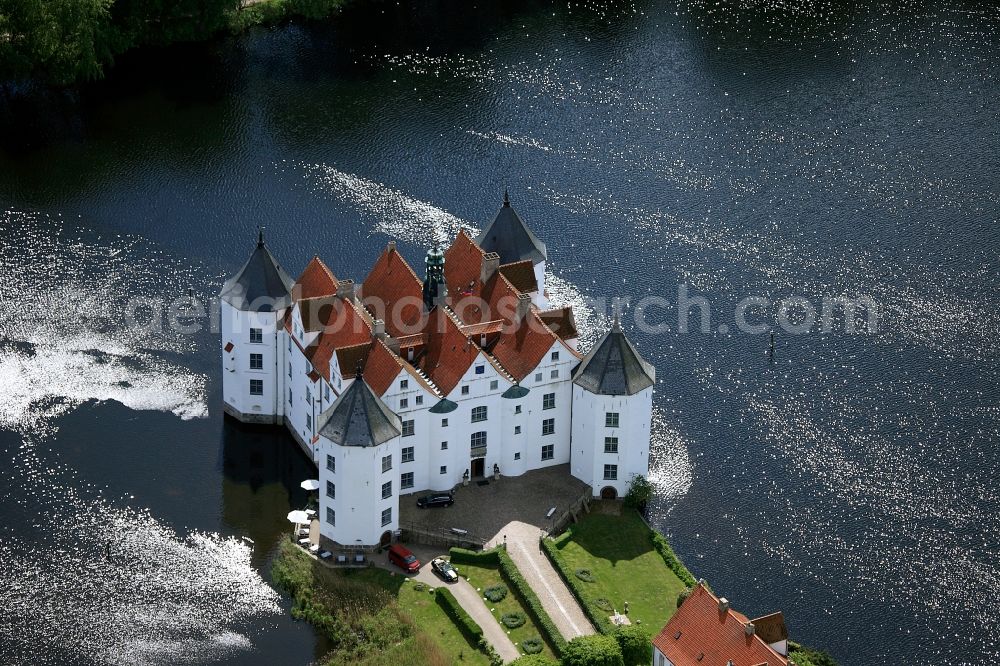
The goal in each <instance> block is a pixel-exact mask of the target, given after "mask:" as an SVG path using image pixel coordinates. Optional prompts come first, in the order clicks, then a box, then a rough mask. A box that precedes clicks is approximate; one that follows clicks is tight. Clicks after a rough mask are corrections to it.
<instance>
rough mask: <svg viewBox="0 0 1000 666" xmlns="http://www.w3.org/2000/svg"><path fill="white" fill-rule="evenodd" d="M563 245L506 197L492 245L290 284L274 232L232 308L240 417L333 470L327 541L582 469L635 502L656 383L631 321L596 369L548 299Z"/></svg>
mask: <svg viewBox="0 0 1000 666" xmlns="http://www.w3.org/2000/svg"><path fill="white" fill-rule="evenodd" d="M545 262H546V247H545V245H544V243H542V242H541V241H540V240H539V239H538V238H537V237H536V236H535V235H534V234H533V233H532V232H531V230H530V229H529V228H528V227H527V225H526V224H525V223H524V221H523V220H522V219H521V218H520V216H519V215H518V214H517V213H516V212H515V211H514V209H513V208H512V207H511V205H510V200H509V197H508V196H507V194H506V193H505V194H504V202H503V206H502V208H501V209H500V211H499V212H498V214H497V216H496V218H495V219H494V221H493V222H492V223H491V224H490V225H489V226H488V227H487V228H486V230H485V231H484V232H483V233H482V234H481V235H480V236H479V237H478V238H475V239H474V238H472V237H471V236H469V235H468V234H466V233H465V232H464V231H460V232H459V233H458V234H457V236H456V237H455V239H454V241H453V242H452V244H451V245H450V246H449V247H448V248H447V249H446V250H444V251H442V250H440V249H438V248H432V249H431V250H429V251H428V252H427V256H426V259H425V267H424V277H423V278H422V279H421V278H420V277H418V275H417V274H416V272H415V271H414V270H413V269H412V268H411V267H410V266H409V264H408V263H407V262H406V260H405V259H404V258H403V257H402V255H400V254H399V252H398V251H397V250H396V246H395V243H394V242H390V243H389V244H388V245H387V247H386V248H385V250H384V251H383V252H382V253H381V254H380V256H379V257H378V258H377V259H376V261H375V264H374V266H373V267H372V269H371V271H370V272H369V274H368V276H367V277H366V278H365V279H364V281H363V282H362V283H361V284H360V285H358V284H356V283H355V282H354V281H353V280H349V279H338V278H337V277H335V276H334V274H333V272H332V271H331V270H330V269H329V267H328V266H327V265H326V264H325V263H323V261H322V260H320V259H319V258H318V257H317V258H314V259H313V260H312V261H310V262H309V264H308V265H307V266H306V268H305V270H304V271H303V272H302V274H301V275H300V276H299V278H298V279H297V280H295V281H293V280H291V279H290V278H289V277H288V275H287V274H286V273H285V271H284V270H283V269H282V268H281V266H280V265H279V264H278V263H277V261H276V260H275V259H274V257H273V256H272V255H271V253H270V252H269V251H268V249H267V247H266V245H265V243H264V240H263V237H262V236H261V235H259V236H258V242H257V247H256V248H255V249H254V251H253V253H252V254H251V257H250V259H249V260H248V261H247V263H246V264H245V265H244V266H243V268H242V269H241V270H240V271H239V272H238V273H237V274H236V275H235V276H234V277H233V278H231V279H230V280H229V281H227V282H226V284H225V285H224V286H223V289H222V292H221V294H220V299H221V310H222V312H221V315H222V320H221V325H222V326H221V328H222V339H221V346H222V360H223V399H224V404H225V411H226V413H227V414H229V415H231V416H232V417H233V418H236V419H238V420H240V421H244V422H253V423H275V424H283V425H284V426H285V427H286V428H287V430H288V431H289V433H290V434H291V435H292V437H293V438H294V439H295V440H296V442H298V444H299V445H300V446H301V447H302V449H303V450H304V451H306V452H307V454H308V455H309V456H310V457H311V458H312V459H313V461H314V462H315V463H316V464H317V467H318V469H319V479H320V490H319V492H320V515H319V518H320V520H321V525H322V529H321V531H322V533H323V535H324V536H326V537H327V538H328V539H330V540H331V541H333V542H335V543H338V544H342V545H366V546H367V545H373V544H375V543H379V542H381V541H383V540H384V539H385V537H386V535H387V534H391V533H392V532H394V531H395V530H397V529H398V527H399V510H398V509H399V498H400V496H401V495H405V494H409V493H414V492H420V491H426V490H432V491H436V490H450V489H452V488H454V487H455V486H457V485H458V484H460V483H462V482H463V481H465V480H468V479H471V478H476V477H481V476H491V475H494V474H500V475H504V476H518V475H520V474H523V473H525V472H527V471H529V470H533V469H539V468H542V467H547V466H551V465H561V464H567V463H568V464H569V465H570V470H571V472H572V474H573V475H574V476H576V477H578V478H580V479H582V480H583V481H585V482H586V483H588V484H590V486H591V487H592V488H593V491H594V494H595V495H601V496H605V497H618V496H621V495H622V494H624V493H625V492H626V490H627V488H628V485H629V483H630V481H631V479H632V478H633V477H634V476H636V475H642V476H645V475H646V474H647V473H648V467H649V435H650V422H651V410H652V391H653V384H654V382H655V371H654V369H653V368H652V366H650V365H649V364H648V363H646V362H645V361H644V360H643V359H642V358H641V356H639V354H638V352H637V351H636V349H635V347H634V346H633V345H632V344H631V343H630V342H629V341H628V339H627V338H626V337H625V334H624V333H623V332H622V330H621V327H620V326H619V324H618V322H617V320H616V321H615V324H614V325H613V327H612V328H611V330H610V331H608V332H607V334H606V335H605V336H604V337H603V338H602V339H601V340H600V341H599V342H598V343H597V344H596V345H594V347H593V348H592V349H591V350H590V351H589V352H588V353H587V354H586V355H585V356H584V355H582V354H581V353H580V352H579V350H578V349H577V331H576V326H575V322H574V319H573V313H572V310H571V308H569V307H553V306H551V305H550V303H549V300H548V295H547V294H546V292H545Z"/></svg>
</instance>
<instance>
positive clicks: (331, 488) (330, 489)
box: [326, 481, 337, 499]
mask: <svg viewBox="0 0 1000 666" xmlns="http://www.w3.org/2000/svg"><path fill="white" fill-rule="evenodd" d="M326 496H327V497H329V498H330V499H337V486H336V485H335V484H334V483H333V481H327V482H326Z"/></svg>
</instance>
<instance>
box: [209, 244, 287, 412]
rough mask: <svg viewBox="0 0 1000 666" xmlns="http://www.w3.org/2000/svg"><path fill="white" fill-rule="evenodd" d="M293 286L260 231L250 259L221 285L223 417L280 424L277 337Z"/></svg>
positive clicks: (279, 376)
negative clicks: (229, 416) (265, 243)
mask: <svg viewBox="0 0 1000 666" xmlns="http://www.w3.org/2000/svg"><path fill="white" fill-rule="evenodd" d="M292 284H293V282H292V279H291V278H290V277H288V275H287V274H286V273H285V271H284V270H283V269H282V268H281V266H280V265H279V264H278V262H277V261H276V260H275V259H274V257H273V256H272V255H271V253H270V251H269V250H268V249H267V247H266V246H265V245H264V232H263V230H259V231H258V233H257V247H256V248H254V251H253V253H252V254H251V255H250V258H249V259H248V260H247V262H246V263H245V264H243V268H241V269H240V271H239V272H238V273H237V274H236V275H234V276H233V277H232V278H230V279H229V280H227V281H226V283H225V284H224V285H222V291H221V292H220V293H219V300H220V302H221V309H222V321H221V327H222V338H221V341H222V365H223V373H222V397H223V402H224V405H225V407H224V408H225V411H226V413H227V414H230V415H231V416H233V417H235V418H237V419H239V420H240V421H245V422H248V423H276V422H280V420H281V419H280V416H281V414H282V402H281V399H280V387H279V385H278V383H279V381H280V378H281V373H280V372H279V371H278V369H279V367H280V364H281V358H280V352H281V348H280V347H279V345H278V333H279V331H280V330H281V322H282V319H283V317H284V315H285V311H286V310H287V308H288V307H289V305H290V304H291V291H292Z"/></svg>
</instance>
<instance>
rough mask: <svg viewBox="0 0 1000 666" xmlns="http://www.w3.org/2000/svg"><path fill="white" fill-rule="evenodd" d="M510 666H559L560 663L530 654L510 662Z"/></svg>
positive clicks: (539, 655)
mask: <svg viewBox="0 0 1000 666" xmlns="http://www.w3.org/2000/svg"><path fill="white" fill-rule="evenodd" d="M509 666H559V662H558V661H553V660H552V659H549V658H548V657H546V656H544V655H541V654H529V655H525V656H523V657H518V658H517V659H515V660H514V661H512V662H510V664H509Z"/></svg>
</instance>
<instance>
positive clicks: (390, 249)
mask: <svg viewBox="0 0 1000 666" xmlns="http://www.w3.org/2000/svg"><path fill="white" fill-rule="evenodd" d="M385 251H386V252H395V251H396V241H394V240H391V241H389V244H388V245H386V246H385Z"/></svg>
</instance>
